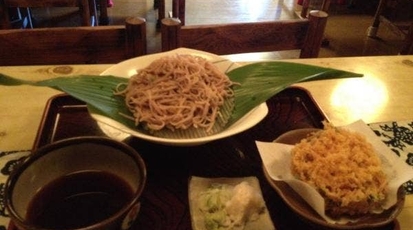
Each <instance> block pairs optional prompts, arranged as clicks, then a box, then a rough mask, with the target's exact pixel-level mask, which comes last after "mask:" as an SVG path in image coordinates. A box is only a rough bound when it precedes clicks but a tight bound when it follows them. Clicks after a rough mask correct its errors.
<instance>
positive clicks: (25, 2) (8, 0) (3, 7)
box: [0, 0, 98, 29]
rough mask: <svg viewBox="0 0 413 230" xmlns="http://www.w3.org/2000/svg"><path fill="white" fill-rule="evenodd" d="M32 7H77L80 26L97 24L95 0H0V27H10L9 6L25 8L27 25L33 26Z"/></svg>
mask: <svg viewBox="0 0 413 230" xmlns="http://www.w3.org/2000/svg"><path fill="white" fill-rule="evenodd" d="M34 7H39V8H42V7H43V8H46V7H78V8H79V11H80V14H81V18H82V24H81V25H82V26H93V25H97V24H98V21H97V20H96V16H97V8H96V2H95V0H0V20H1V23H0V26H1V27H0V29H10V28H12V25H11V22H10V21H9V19H10V17H9V15H8V9H9V8H16V9H18V10H21V9H24V10H26V15H27V19H28V27H29V28H33V23H32V20H31V19H32V16H31V11H30V8H34Z"/></svg>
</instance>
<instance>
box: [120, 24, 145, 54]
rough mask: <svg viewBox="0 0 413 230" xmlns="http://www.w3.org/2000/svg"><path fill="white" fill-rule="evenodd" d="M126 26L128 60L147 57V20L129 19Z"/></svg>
mask: <svg viewBox="0 0 413 230" xmlns="http://www.w3.org/2000/svg"><path fill="white" fill-rule="evenodd" d="M125 26H126V40H127V41H126V44H127V46H128V47H127V49H128V58H131V57H137V56H141V55H145V54H146V52H147V50H146V20H145V19H144V18H140V17H128V18H126V22H125Z"/></svg>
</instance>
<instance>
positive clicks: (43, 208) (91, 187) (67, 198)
mask: <svg viewBox="0 0 413 230" xmlns="http://www.w3.org/2000/svg"><path fill="white" fill-rule="evenodd" d="M132 198H133V190H132V188H131V186H130V185H129V184H128V183H127V182H126V181H125V180H123V179H122V178H120V177H118V176H116V175H114V174H112V173H108V172H104V171H79V172H76V173H72V174H69V175H65V176H62V177H60V178H57V179H56V180H54V181H52V182H51V183H49V184H47V185H46V186H45V187H43V188H42V189H41V190H40V191H38V192H37V194H36V195H35V196H34V197H33V199H32V200H31V202H30V204H29V208H28V211H27V216H26V219H27V221H29V222H30V223H32V224H34V225H36V226H39V227H42V228H52V229H72V228H81V227H86V226H89V225H92V224H96V223H98V222H100V221H102V220H104V219H106V218H108V217H110V216H112V215H113V214H115V213H116V212H117V211H119V210H120V209H121V208H122V207H123V206H124V205H125V204H127V203H128V202H130V201H131V200H132Z"/></svg>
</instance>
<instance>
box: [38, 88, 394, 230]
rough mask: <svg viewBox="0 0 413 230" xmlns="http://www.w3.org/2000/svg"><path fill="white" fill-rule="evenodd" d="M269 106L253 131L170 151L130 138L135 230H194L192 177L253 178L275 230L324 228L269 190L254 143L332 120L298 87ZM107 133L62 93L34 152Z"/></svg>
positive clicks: (48, 113)
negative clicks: (140, 179)
mask: <svg viewBox="0 0 413 230" xmlns="http://www.w3.org/2000/svg"><path fill="white" fill-rule="evenodd" d="M267 105H268V108H269V113H268V115H267V116H266V117H265V118H264V119H263V120H262V121H261V122H260V123H258V124H257V125H256V126H254V127H253V128H251V129H249V130H247V131H244V132H242V133H240V134H238V135H235V136H232V137H229V138H225V139H222V140H217V141H213V142H210V143H206V144H203V145H199V146H193V147H172V146H165V145H159V144H154V143H150V142H147V141H144V140H140V139H137V138H127V139H126V140H125V142H126V143H127V144H129V145H130V146H132V147H133V148H135V149H136V150H137V151H138V153H139V154H140V155H141V156H142V158H143V159H144V161H145V163H146V166H147V172H148V178H147V184H146V187H145V190H144V192H143V194H142V198H141V202H142V207H141V211H140V214H139V216H138V218H137V220H136V222H135V224H134V225H133V227H132V229H151V230H157V229H165V230H174V229H179V230H185V229H192V228H191V219H190V211H189V206H188V179H189V178H190V177H191V176H200V177H245V176H255V177H257V178H258V179H259V181H260V185H261V189H262V192H263V196H264V199H265V201H266V204H267V207H268V209H269V212H270V215H271V218H272V220H273V222H274V225H275V227H276V229H320V226H314V225H312V224H311V223H308V222H306V221H305V220H302V219H301V218H300V217H299V216H298V215H296V214H295V212H293V211H292V210H291V209H290V208H289V207H288V206H287V205H286V204H285V203H284V202H283V200H282V199H281V198H280V197H279V196H278V195H277V193H276V192H275V191H274V189H273V188H272V187H271V186H270V184H269V183H268V181H267V180H266V178H265V176H264V173H263V169H262V161H261V158H260V156H259V154H258V151H257V148H256V145H255V141H256V140H259V141H273V140H274V139H275V138H277V137H278V136H279V135H281V134H283V133H285V132H287V131H289V130H293V129H298V128H308V127H315V128H322V121H323V120H328V119H327V117H326V116H325V115H324V113H323V112H322V110H321V109H320V108H319V107H318V105H317V103H316V102H315V101H314V100H313V98H312V97H311V95H310V94H309V92H308V91H306V90H305V89H303V88H299V87H290V88H287V89H285V90H283V91H282V92H280V93H278V94H277V95H275V96H274V97H272V98H271V99H269V100H268V101H267ZM104 135H105V134H104V133H103V132H102V131H101V129H100V128H99V126H98V125H97V123H96V121H95V120H94V119H92V117H91V116H90V115H89V113H88V111H87V108H86V105H85V103H83V102H82V101H79V100H77V99H75V98H73V97H71V96H69V95H66V94H61V95H57V96H55V97H53V98H51V99H50V100H49V101H48V103H47V105H46V108H45V111H44V115H43V118H42V121H41V124H40V127H39V130H38V134H37V137H36V140H35V143H34V146H33V150H35V149H37V148H39V147H42V146H44V145H47V144H49V143H52V142H54V141H57V140H61V139H65V138H70V137H76V136H104ZM383 229H394V227H393V224H392V226H386V227H385V228H383Z"/></svg>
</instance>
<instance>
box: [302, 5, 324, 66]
mask: <svg viewBox="0 0 413 230" xmlns="http://www.w3.org/2000/svg"><path fill="white" fill-rule="evenodd" d="M327 17H328V14H327V13H326V12H324V11H321V10H312V11H310V13H309V15H308V20H309V21H310V27H309V28H308V33H307V37H306V40H307V42H306V44H307V45H306V46H305V47H304V48H303V49H302V51H301V54H300V58H309V57H317V56H318V53H319V52H320V47H321V42H322V41H323V38H324V30H325V28H326V24H327Z"/></svg>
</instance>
